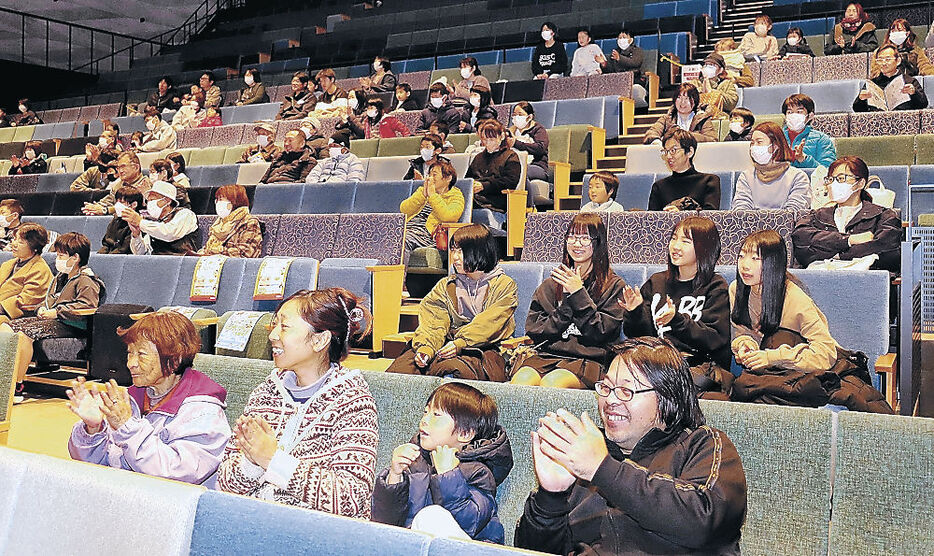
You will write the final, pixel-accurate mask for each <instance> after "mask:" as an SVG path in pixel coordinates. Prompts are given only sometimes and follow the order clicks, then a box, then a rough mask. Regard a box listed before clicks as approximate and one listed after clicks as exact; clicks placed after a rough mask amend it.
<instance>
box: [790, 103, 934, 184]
mask: <svg viewBox="0 0 934 556" xmlns="http://www.w3.org/2000/svg"><path fill="white" fill-rule="evenodd" d="M923 94H924V93H922V95H923ZM782 132H783V133H784V134H785V139H786V140H788V145H789V146H790V147H791V148H792V150H794V149H796V148H797V147H798V145H800V144H801V143H804V160H803V161H801V162H798V161H797V160H794V161H792V163H791V165H792V166H794V167H795V168H817V167H818V166H824V167H829V166H830V165H831V164H833V161H834V160H836V159H837V145H836V144H835V143H834V142H833V138H831V137H830V136H829V135H827V134H826V133H824V132H823V131H819V130H817V129H814V128H813V127H812V126H811V125H810V124H808V125H806V126H804V129H802V130H801V133H799V134H797V135H795V138H794V140H792V139H791V138H790V135H789V133H788V126H787V125H784V126H782Z"/></svg>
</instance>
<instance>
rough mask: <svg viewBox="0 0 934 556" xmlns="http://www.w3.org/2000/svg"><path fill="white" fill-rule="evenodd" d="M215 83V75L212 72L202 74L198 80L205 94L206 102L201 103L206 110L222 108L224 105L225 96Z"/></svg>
mask: <svg viewBox="0 0 934 556" xmlns="http://www.w3.org/2000/svg"><path fill="white" fill-rule="evenodd" d="M214 81H215V79H214V73H213V72H210V71H206V72H204V73H202V74H201V78H200V79H199V80H198V86H199V87H201V90H202V91H203V92H204V102H203V103H201V106H202V107H204V108H211V107H214V108H220V107H221V106H223V105H224V95H223V93H221V88H220V87H218V86H217V85H215V84H214Z"/></svg>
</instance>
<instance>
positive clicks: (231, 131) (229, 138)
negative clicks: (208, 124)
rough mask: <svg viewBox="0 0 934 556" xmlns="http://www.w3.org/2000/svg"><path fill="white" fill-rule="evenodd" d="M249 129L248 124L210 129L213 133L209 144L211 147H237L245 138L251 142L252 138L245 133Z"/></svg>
mask: <svg viewBox="0 0 934 556" xmlns="http://www.w3.org/2000/svg"><path fill="white" fill-rule="evenodd" d="M249 128H250V125H248V124H230V125H222V126H218V127H214V128H211V129H212V130H213V133H212V134H211V141H210V143H209V144H210V146H212V147H219V146H221V145H223V146H225V147H227V146H232V145H239V144H240V143H242V142H243V138H244V137H245V136H246V137H249V140H250V141H252V140H253V137H251V136H249V135H248V131H247V130H248V129H249Z"/></svg>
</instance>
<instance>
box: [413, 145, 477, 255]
mask: <svg viewBox="0 0 934 556" xmlns="http://www.w3.org/2000/svg"><path fill="white" fill-rule="evenodd" d="M456 180H457V172H456V171H455V170H454V166H452V165H451V163H450V162H448V161H447V160H439V161H438V162H436V163H434V164H432V166H431V168H429V170H428V176H427V177H426V178H425V183H424V184H423V185H422V186H421V187H419V188H418V189H416V190H415V193H412V196H411V197H409V198H408V199H406V200H404V201H402V203H401V204H400V205H399V211H400V212H402V213H403V214H405V216H406V222H405V255H404V260H405V263H406V264H408V262H409V256H410V255H411V254H412V251H413V250H415V249H416V248H418V247H433V246H434V245H435V240H434V233H435V230H437V229H438V227H439V226H440V225H441V224H444V223H450V222H457V221H458V220H460V217H461V215H462V214H463V213H464V204H465V201H464V194H463V193H462V192H461V190H460V189H457V188H456V187H454V182H455V181H456Z"/></svg>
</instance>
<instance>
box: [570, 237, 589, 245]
mask: <svg viewBox="0 0 934 556" xmlns="http://www.w3.org/2000/svg"><path fill="white" fill-rule="evenodd" d="M567 242H568V243H577V244H578V245H583V246H585V247H586V246H588V245H590V244H591V243H593V238H592V237H590V236H568V239H567Z"/></svg>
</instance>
